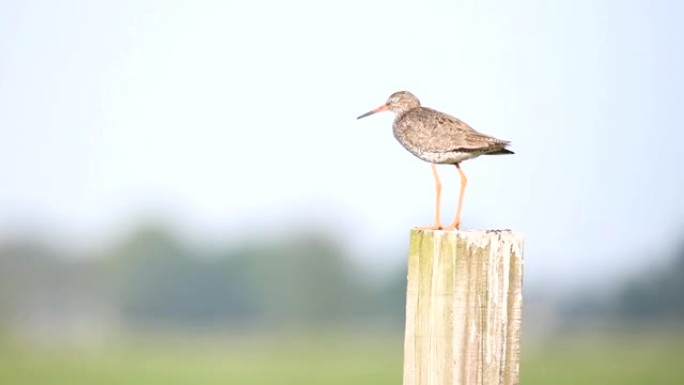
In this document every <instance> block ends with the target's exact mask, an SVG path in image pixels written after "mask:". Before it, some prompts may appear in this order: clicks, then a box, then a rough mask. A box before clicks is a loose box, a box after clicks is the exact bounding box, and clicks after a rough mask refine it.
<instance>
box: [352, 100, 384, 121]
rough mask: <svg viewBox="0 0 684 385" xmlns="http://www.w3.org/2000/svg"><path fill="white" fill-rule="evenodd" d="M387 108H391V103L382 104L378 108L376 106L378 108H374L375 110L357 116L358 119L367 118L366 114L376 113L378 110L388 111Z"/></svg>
mask: <svg viewBox="0 0 684 385" xmlns="http://www.w3.org/2000/svg"><path fill="white" fill-rule="evenodd" d="M387 110H389V105H388V104H383V105H382V106H380V107H378V108H376V109H374V110H370V111H368V112H366V113H365V114H363V115H361V116H359V117H358V118H356V119H361V118H365V117H366V116H368V115H373V114H374V113H376V112H381V111H387Z"/></svg>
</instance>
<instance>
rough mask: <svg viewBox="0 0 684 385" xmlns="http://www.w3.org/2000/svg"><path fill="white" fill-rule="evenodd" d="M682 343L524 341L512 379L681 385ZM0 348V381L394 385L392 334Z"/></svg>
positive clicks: (397, 364) (638, 338) (396, 347)
mask: <svg viewBox="0 0 684 385" xmlns="http://www.w3.org/2000/svg"><path fill="white" fill-rule="evenodd" d="M683 342H684V338H682V337H676V338H660V337H659V338H646V337H644V336H642V335H631V336H626V337H625V338H610V339H607V338H588V337H583V338H575V339H566V340H563V341H555V342H553V343H548V342H546V343H544V344H541V343H526V344H525V345H524V346H523V362H522V366H521V383H522V384H526V385H534V384H558V385H563V384H573V385H575V384H584V385H586V384H621V385H629V384H635V385H636V384H684V344H683ZM4 345H5V346H4V347H3V348H2V349H0V384H2V385H38V384H40V385H48V384H49V385H61V384H69V385H73V384H101V385H109V384H147V385H154V384H179V385H180V384H190V383H197V384H202V385H212V384H222V385H225V384H236V385H240V384H250V385H252V384H254V385H262V384H264V385H267V384H273V385H276V384H277V385H288V384H292V385H295V384H296V385H309V384H311V385H314V384H316V385H320V384H330V385H343V384H344V385H349V384H355V385H365V384H368V385H371V384H372V385H397V384H401V360H402V351H401V349H402V346H401V345H402V344H401V340H400V339H397V338H392V339H390V338H387V339H381V338H366V337H363V336H347V337H342V336H337V337H328V338H326V337H312V336H309V337H303V338H299V339H295V338H286V339H282V338H279V339H269V340H265V339H252V338H249V339H246V338H243V339H240V340H237V341H236V340H235V339H230V338H225V339H223V338H216V339H215V340H214V341H204V342H198V341H196V340H194V339H192V340H188V341H187V342H183V341H178V340H175V341H169V340H165V341H163V342H161V341H157V342H150V341H148V342H146V343H143V342H139V341H138V342H136V343H125V344H120V345H119V346H110V347H107V348H106V349H102V348H97V349H96V348H90V349H87V348H80V349H75V348H71V349H63V348H61V349H56V348H54V349H52V350H51V349H48V348H42V349H35V348H27V347H21V346H19V345H17V344H4Z"/></svg>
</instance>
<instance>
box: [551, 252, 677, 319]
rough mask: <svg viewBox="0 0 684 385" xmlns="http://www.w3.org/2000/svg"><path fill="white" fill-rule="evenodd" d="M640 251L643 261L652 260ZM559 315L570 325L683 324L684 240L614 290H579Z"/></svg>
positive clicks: (649, 255)
mask: <svg viewBox="0 0 684 385" xmlns="http://www.w3.org/2000/svg"><path fill="white" fill-rule="evenodd" d="M643 254H644V260H647V259H653V258H652V257H653V255H652V254H649V253H648V252H644V253H643ZM657 259H660V258H657ZM561 315H562V318H563V319H565V325H566V326H570V327H577V325H581V324H583V323H585V322H587V321H588V322H604V323H607V324H611V325H616V324H618V325H619V324H626V325H636V326H639V325H644V324H649V325H654V324H657V325H659V326H668V327H669V326H674V327H675V328H677V329H680V328H682V327H684V241H682V240H679V243H678V244H676V245H675V247H674V248H673V249H672V251H671V253H670V255H669V258H667V259H666V262H665V263H663V264H660V265H657V264H656V265H655V266H653V265H651V267H649V268H642V269H641V270H640V271H636V272H633V273H632V274H631V275H630V276H629V277H627V278H626V279H625V280H623V281H622V282H620V283H619V284H618V285H617V287H616V288H614V289H613V290H605V291H603V292H596V291H593V290H585V291H580V292H579V293H577V294H576V295H575V297H574V298H572V299H570V300H569V301H568V303H567V305H566V306H563V307H562V309H561ZM573 324H576V325H573Z"/></svg>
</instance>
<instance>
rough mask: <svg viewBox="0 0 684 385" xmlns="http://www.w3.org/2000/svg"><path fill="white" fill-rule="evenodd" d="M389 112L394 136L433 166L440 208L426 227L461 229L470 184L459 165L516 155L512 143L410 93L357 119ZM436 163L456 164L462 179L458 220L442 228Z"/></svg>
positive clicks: (396, 95) (399, 94) (393, 97)
mask: <svg viewBox="0 0 684 385" xmlns="http://www.w3.org/2000/svg"><path fill="white" fill-rule="evenodd" d="M387 110H390V111H392V112H394V113H395V114H396V117H395V119H394V124H393V125H392V129H393V133H394V137H395V138H396V139H397V140H398V141H399V143H401V145H402V146H404V148H406V149H407V150H408V151H409V152H410V153H412V154H413V155H415V156H417V157H418V158H420V159H422V160H424V161H426V162H430V163H431V164H432V172H433V175H434V177H435V185H436V189H437V209H436V215H435V216H436V220H435V224H434V225H433V226H428V227H427V228H430V229H442V228H444V229H453V228H456V229H457V228H459V227H460V224H461V206H462V203H463V193H464V191H465V186H466V183H467V179H466V176H465V174H463V171H462V170H461V167H460V163H461V162H463V161H465V160H468V159H473V158H476V157H478V156H480V155H500V154H513V151H511V150H508V149H507V148H506V147H507V146H508V145H510V142H509V141H506V140H501V139H497V138H494V137H491V136H488V135H485V134H482V133H479V132H477V131H475V130H474V129H473V128H472V127H470V126H469V125H468V124H466V123H465V122H463V121H462V120H460V119H458V118H456V117H454V116H451V115H448V114H445V113H443V112H440V111H437V110H433V109H432V108H427V107H422V106H421V105H420V101H419V100H418V98H417V97H416V96H415V95H413V94H412V93H410V92H408V91H399V92H395V93H393V94H392V95H391V96H390V97H389V98H388V99H387V102H386V103H385V104H383V105H381V106H380V107H378V108H376V109H374V110H371V111H369V112H367V113H365V114H363V115H361V116H359V117H358V118H357V119H361V118H364V117H366V116H368V115H372V114H374V113H376V112H380V111H387ZM435 164H454V165H456V167H457V169H458V172H459V174H460V176H461V193H460V195H459V200H458V202H459V203H458V209H457V212H456V219H455V220H454V222H453V223H452V224H451V225H450V226H447V227H443V226H442V225H441V222H440V219H439V207H440V193H441V183H440V181H439V175H438V174H437V169H436V168H435Z"/></svg>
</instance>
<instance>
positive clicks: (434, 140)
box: [402, 107, 510, 152]
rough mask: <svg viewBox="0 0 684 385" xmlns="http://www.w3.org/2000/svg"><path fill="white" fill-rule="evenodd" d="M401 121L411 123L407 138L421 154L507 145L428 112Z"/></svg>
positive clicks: (453, 119)
mask: <svg viewBox="0 0 684 385" xmlns="http://www.w3.org/2000/svg"><path fill="white" fill-rule="evenodd" d="M407 118H408V119H407ZM402 120H404V121H407V122H411V124H410V126H411V128H408V130H409V131H411V135H409V137H410V139H411V140H413V141H415V142H416V144H417V145H418V147H420V148H422V149H423V150H424V151H435V152H446V151H481V150H496V149H501V148H504V147H506V146H507V145H508V144H509V143H510V142H508V141H505V140H500V139H496V138H493V137H491V136H488V135H485V134H482V133H479V132H477V131H475V130H474V129H473V128H472V127H470V126H469V125H468V124H467V123H465V122H464V121H462V120H461V119H459V118H457V117H455V116H451V115H449V114H445V113H443V112H440V111H436V110H433V109H431V108H425V107H423V108H420V109H416V110H412V111H409V113H407V116H405V117H404V119H402ZM407 124H408V123H407Z"/></svg>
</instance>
